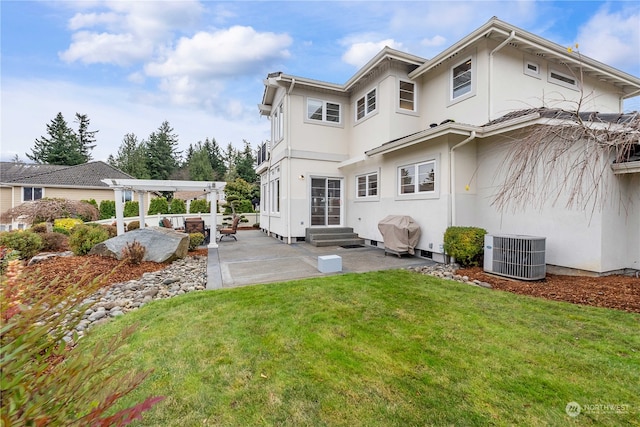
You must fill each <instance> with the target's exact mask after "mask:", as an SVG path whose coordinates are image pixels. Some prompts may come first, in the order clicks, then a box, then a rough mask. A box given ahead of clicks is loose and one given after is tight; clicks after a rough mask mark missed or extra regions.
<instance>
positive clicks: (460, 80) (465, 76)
mask: <svg viewBox="0 0 640 427" xmlns="http://www.w3.org/2000/svg"><path fill="white" fill-rule="evenodd" d="M472 72H473V68H472V58H467V59H466V60H465V61H464V62H462V63H460V64H457V65H455V66H454V67H452V68H451V99H452V100H454V99H456V98H459V97H461V96H463V95H466V94H468V93H471V90H472V76H473V75H472Z"/></svg>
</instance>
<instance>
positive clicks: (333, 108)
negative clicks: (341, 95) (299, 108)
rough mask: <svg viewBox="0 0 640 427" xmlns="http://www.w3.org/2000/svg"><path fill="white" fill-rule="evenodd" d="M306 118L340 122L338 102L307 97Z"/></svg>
mask: <svg viewBox="0 0 640 427" xmlns="http://www.w3.org/2000/svg"><path fill="white" fill-rule="evenodd" d="M307 119H309V120H316V121H319V122H328V123H340V104H337V103H335V102H328V101H322V100H319V99H313V98H308V99H307Z"/></svg>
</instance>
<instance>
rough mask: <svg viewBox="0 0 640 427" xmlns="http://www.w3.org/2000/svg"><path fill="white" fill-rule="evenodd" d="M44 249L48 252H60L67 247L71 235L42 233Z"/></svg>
mask: <svg viewBox="0 0 640 427" xmlns="http://www.w3.org/2000/svg"><path fill="white" fill-rule="evenodd" d="M40 237H41V238H42V250H43V251H47V252H58V251H63V250H65V249H67V247H68V246H69V237H68V236H66V235H65V234H62V233H56V232H51V233H42V234H40Z"/></svg>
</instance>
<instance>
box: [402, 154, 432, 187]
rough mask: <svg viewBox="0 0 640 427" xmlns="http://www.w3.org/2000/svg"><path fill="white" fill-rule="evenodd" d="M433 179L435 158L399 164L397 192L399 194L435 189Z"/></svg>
mask: <svg viewBox="0 0 640 427" xmlns="http://www.w3.org/2000/svg"><path fill="white" fill-rule="evenodd" d="M435 179H436V162H435V160H430V161H428V162H423V163H414V164H411V165H405V166H400V167H399V168H398V183H399V188H398V193H399V194H401V195H402V194H416V193H431V192H433V191H435V182H436V181H435Z"/></svg>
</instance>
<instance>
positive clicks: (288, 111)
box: [279, 77, 296, 245]
mask: <svg viewBox="0 0 640 427" xmlns="http://www.w3.org/2000/svg"><path fill="white" fill-rule="evenodd" d="M295 85H296V79H295V77H293V78H292V79H291V85H290V86H289V89H288V90H287V117H290V116H291V92H292V91H293V87H294V86H295ZM287 168H288V169H289V170H288V174H287V175H288V178H287V244H288V245H290V244H291V180H292V179H291V177H292V175H291V120H287ZM279 196H281V195H279Z"/></svg>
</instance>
